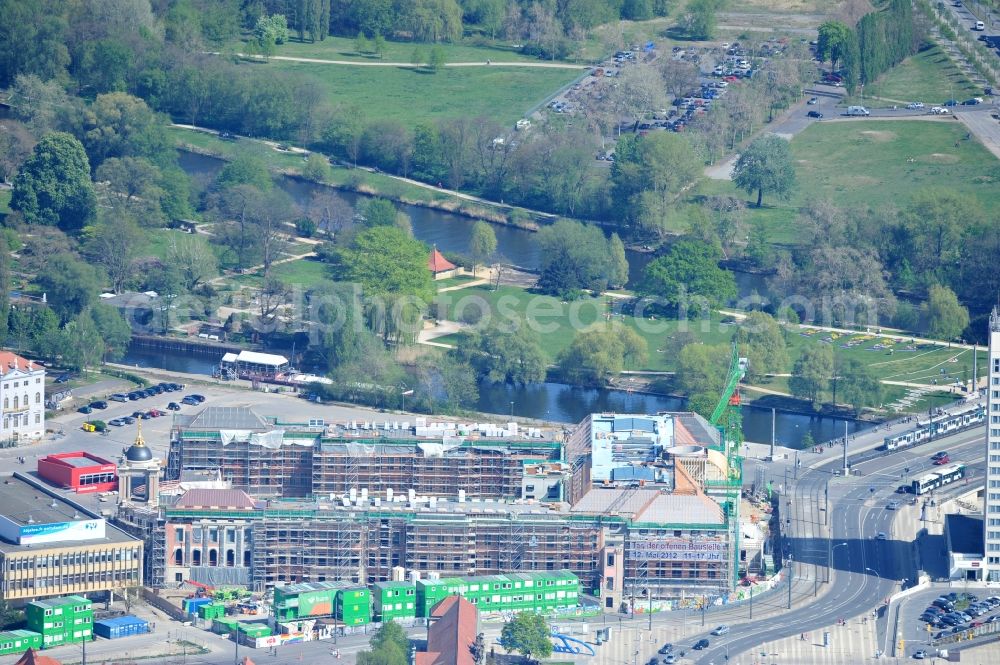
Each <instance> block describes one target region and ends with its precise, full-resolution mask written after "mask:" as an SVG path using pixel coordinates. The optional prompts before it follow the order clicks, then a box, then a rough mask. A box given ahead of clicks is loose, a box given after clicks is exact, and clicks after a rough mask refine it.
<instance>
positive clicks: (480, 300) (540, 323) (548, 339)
mask: <svg viewBox="0 0 1000 665" xmlns="http://www.w3.org/2000/svg"><path fill="white" fill-rule="evenodd" d="M442 295H443V296H450V297H449V298H447V299H446V300H444V301H443V302H444V305H445V306H444V309H443V312H444V314H443V317H444V318H447V319H451V320H456V319H457V318H460V317H461V316H462V312H465V313H466V314H467V313H469V312H475V311H479V310H482V311H485V312H488V313H489V316H490V318H491V320H495V319H496V318H497V317H498V313H499V314H500V315H501V316H507V315H508V313H513V314H516V316H517V317H518V318H520V319H523V320H530V321H532V322H534V324H535V325H536V326H537V329H538V330H539V331H540V337H541V344H542V349H543V351H544V352H545V354H546V356H547V357H548V359H549V361H550V362H555V360H556V358H557V356H558V355H559V353H560V352H561V351H562V350H563V349H565V348H566V347H568V346H569V345H570V343H571V342H572V341H573V337H574V336H575V335H576V334H577V332H579V331H580V330H585V329H587V328H588V327H590V326H593V325H595V324H596V325H600V324H601V323H602V322H604V321H606V320H607V318H606V317H607V314H608V312H609V303H610V302H613V301H614V299H612V298H608V297H599V298H593V297H587V298H582V299H581V300H578V301H575V302H572V303H566V302H563V301H560V300H559V299H557V298H553V297H550V296H542V295H537V294H533V293H530V292H528V291H526V290H524V289H521V288H517V287H510V286H504V287H500V289H499V290H497V291H491V290H490V289H489V287H486V286H476V287H469V288H467V289H462V290H460V291H457V292H449V293H446V294H442ZM612 318H613V320H615V321H621V322H622V323H624V324H625V325H627V326H629V327H630V328H632V329H634V330H635V331H636V332H638V333H639V334H640V335H641V336H642V337H643V338H644V339H645V340H646V343H647V345H648V349H649V353H648V355H647V357H646V359H645V361H644V362H640V363H636V364H635V366H633V367H628V368H626V369H631V370H642V371H650V372H663V371H667V372H670V371H675V370H676V369H677V364H676V363H677V352H678V351H679V346H680V343H681V341H682V340H681V338H682V337H685V338H686V337H687V335H685V334H683V333H680V332H679V329H686V331H687V332H689V333H690V334H691V335H692V336H693V338H694V339H695V340H697V341H699V342H702V343H706V344H725V343H728V342H729V341H730V340H731V339H732V336H733V333H734V332H735V329H736V328H735V326H734V325H733V324H732V322H726V321H725V320H723V319H722V318H720V317H719V316H717V315H714V316H713V317H712V319H711V321H710V322H708V323H706V324H702V323H701V322H700V321H690V322H686V323H682V322H679V321H676V320H669V319H663V318H662V317H656V318H650V317H647V318H646V319H644V320H637V319H635V318H634V317H632V316H624V317H619V316H613V317H612ZM786 330H787V334H786V341H787V347H788V357H789V362H788V366H787V367H786V368H784V369H783V371H779V372H778V373H779V374H782V373H784V374H787V373H789V372H790V371H791V367H792V366H793V365H794V363H795V361H796V359H797V358H798V357H799V355H801V353H802V351H803V349H805V348H806V347H807V346H809V345H811V344H829V345H831V346H832V348H833V350H834V354H835V357H836V358H837V362H838V364H843V363H844V362H845V361H846V360H848V359H849V358H856V359H858V360H860V361H861V362H863V363H864V364H866V365H867V366H868V367H869V368H871V370H872V372H873V373H874V375H875V376H876V377H877V378H878V379H879V380H881V381H893V382H899V383H908V384H916V385H917V386H918V389H919V387H925V388H926V390H927V391H937V390H938V389H939V387H945V386H947V385H950V384H952V383H954V382H955V381H956V380H965V381H968V380H969V378H970V377H971V368H972V351H970V350H966V349H953V348H948V347H947V346H943V345H933V344H912V343H910V342H909V341H908V340H904V341H900V342H893V341H891V340H888V339H886V338H881V337H878V336H876V335H875V334H871V333H853V334H844V333H831V332H824V331H816V330H810V329H803V328H800V327H799V326H788V327H787V328H786ZM462 335H463V333H458V334H453V335H447V336H444V337H438V338H435V340H434V341H435V342H441V343H445V344H456V343H458V342H459V341H460V339H461V336H462ZM979 359H980V364H981V365H982V364H983V363H985V362H986V354H985V353H980V358H979ZM983 366H984V367H985V365H983ZM942 370H943V372H942ZM935 381H936V382H937V383H935ZM759 385H760V386H761V387H763V388H766V389H768V390H776V391H779V392H788V377H787V376H776V377H773V378H770V379H767V380H766V381H764V382H762V383H760V384H759ZM884 385H885V402H884V403H885V404H891V403H894V402H896V401H898V400H900V399H902V398H904V397H905V396H906V395H907V393H908V392H910V390H911V388H910V387H907V386H897V385H890V384H884ZM755 395H759V393H751V395H750V396H751V397H753V396H755ZM928 399H930V400H933V403H934V404H939V403H943V402H947V401H949V400H950V399H952V398H948V397H946V396H939V397H933V396H924V397H921V398H916V399H914V400H911V401H912V408H914V409H917V410H919V409H921V408H926V406H927V405H928V402H927V400H928Z"/></svg>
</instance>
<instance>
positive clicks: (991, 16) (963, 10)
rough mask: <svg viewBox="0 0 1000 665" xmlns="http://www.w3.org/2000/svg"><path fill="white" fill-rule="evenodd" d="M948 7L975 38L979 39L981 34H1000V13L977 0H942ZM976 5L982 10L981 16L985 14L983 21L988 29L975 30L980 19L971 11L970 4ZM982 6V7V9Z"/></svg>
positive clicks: (978, 9)
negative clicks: (990, 9) (951, 0)
mask: <svg viewBox="0 0 1000 665" xmlns="http://www.w3.org/2000/svg"><path fill="white" fill-rule="evenodd" d="M942 2H944V4H945V5H946V6H948V9H949V10H950V11H951V12H952V13H953V14H954V15H955V16H956V17H957V18H958V20H959V21H961V22H962V25H963V26H964V27H965V30H966V31H967V32H968V33H969V34H970V35H971V36H972V38H973V39H979V35H988V36H991V35H1000V14H996V13H995V12H991V11H989V9H988V8H987V7H985V6H983V5H981V4H980V3H978V2H975V0H965V2H959V3H958V4H957V6H956V3H954V2H950V1H948V0H942ZM967 5H968V6H974V7H976V9H977V11H979V12H980V16H984V20H983V22H984V23H985V24H986V30H982V31H978V30H973V26H974V25H975V23H976V21H977V20H979V19H978V18H977V17H976V15H975V14H973V13H972V12H971V11H969V8H968V6H967ZM980 8H981V9H980Z"/></svg>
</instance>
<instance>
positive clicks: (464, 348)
mask: <svg viewBox="0 0 1000 665" xmlns="http://www.w3.org/2000/svg"><path fill="white" fill-rule="evenodd" d="M455 355H456V356H457V357H458V358H459V359H460V360H462V361H463V362H465V363H467V364H469V365H471V366H472V367H473V368H474V369H475V370H476V373H477V375H478V376H479V377H480V378H484V379H486V380H487V381H489V382H490V383H510V384H513V385H526V384H529V383H540V382H542V381H544V380H545V371H546V366H547V365H548V359H547V358H546V356H545V352H544V351H543V350H542V344H541V338H540V337H539V335H538V333H537V332H536V331H535V330H533V329H531V328H530V327H529V326H527V325H525V322H524V321H523V320H520V319H518V320H515V321H512V322H510V324H509V325H507V326H500V325H495V326H492V327H490V328H488V329H486V330H484V331H483V332H481V333H476V332H473V333H471V334H469V335H466V336H465V337H463V338H462V341H461V342H460V343H459V345H458V348H457V349H456V350H455Z"/></svg>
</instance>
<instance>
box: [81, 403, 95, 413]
mask: <svg viewBox="0 0 1000 665" xmlns="http://www.w3.org/2000/svg"><path fill="white" fill-rule="evenodd" d="M77 411H79V412H80V413H93V412H94V407H92V406H90V405H89V404H84V405H83V406H81V407H80V408H79V409H77Z"/></svg>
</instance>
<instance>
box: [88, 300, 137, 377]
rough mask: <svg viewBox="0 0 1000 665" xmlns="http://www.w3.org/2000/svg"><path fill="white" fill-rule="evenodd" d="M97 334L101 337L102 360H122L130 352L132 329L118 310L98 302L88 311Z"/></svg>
mask: <svg viewBox="0 0 1000 665" xmlns="http://www.w3.org/2000/svg"><path fill="white" fill-rule="evenodd" d="M87 313H89V314H90V318H91V320H92V321H93V322H94V326H95V327H96V328H97V333H98V334H99V335H100V336H101V341H102V342H103V345H102V353H101V359H102V360H104V361H105V362H115V361H118V360H121V358H122V356H124V355H125V352H126V351H128V343H129V341H130V340H131V339H132V328H131V327H130V326H129V324H128V321H126V320H125V319H124V317H122V315H121V314H120V313H119V312H118V310H117V309H116V308H114V307H112V306H111V305H108V304H107V303H103V302H96V303H94V304H93V305H91V306H90V308H89V309H88V310H87Z"/></svg>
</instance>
